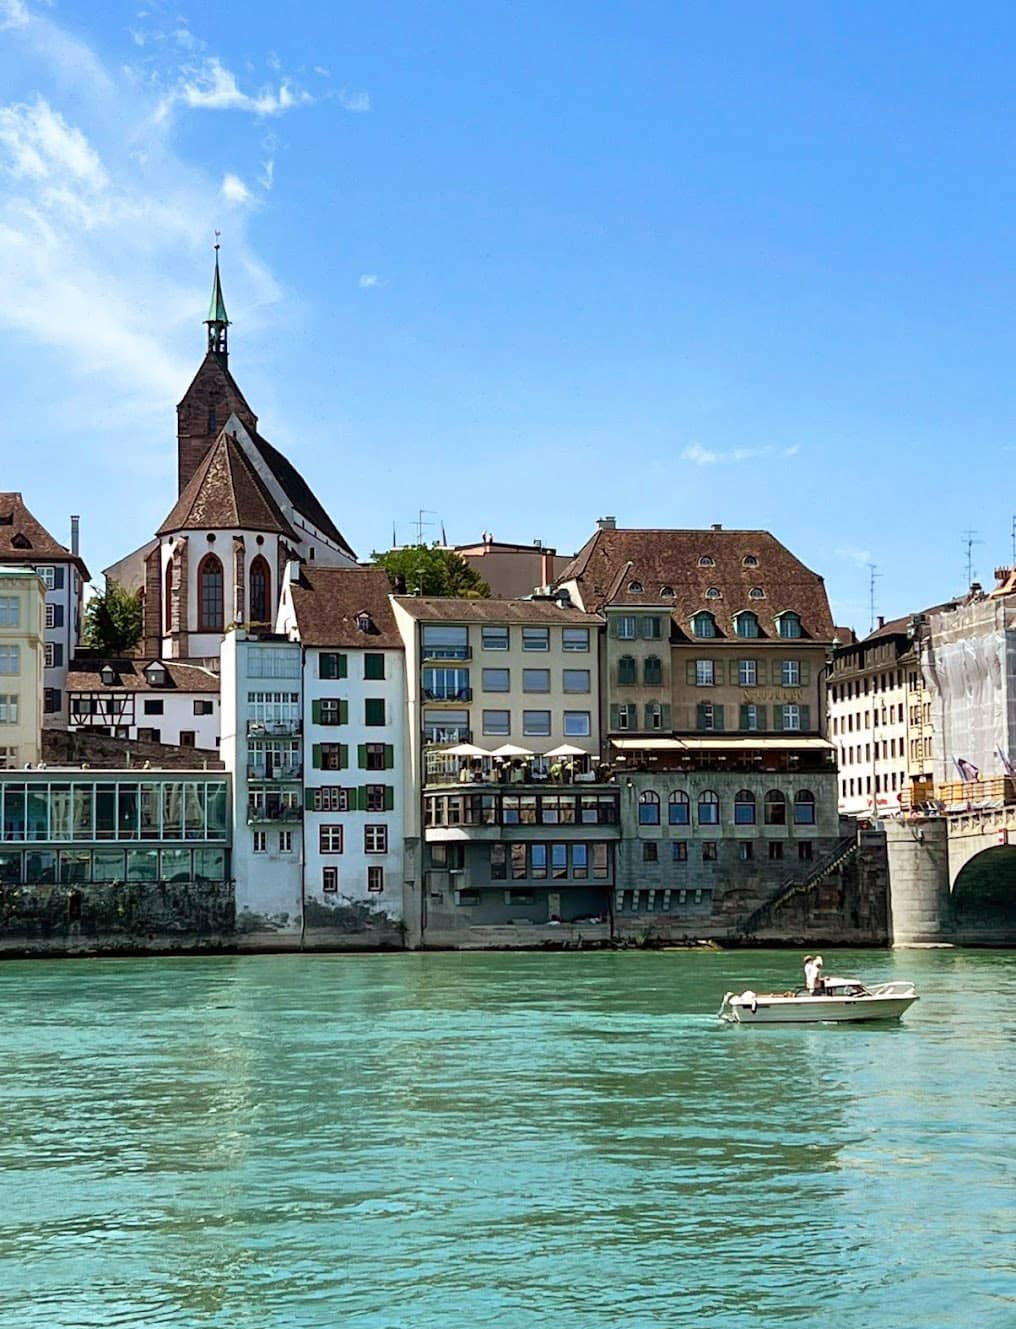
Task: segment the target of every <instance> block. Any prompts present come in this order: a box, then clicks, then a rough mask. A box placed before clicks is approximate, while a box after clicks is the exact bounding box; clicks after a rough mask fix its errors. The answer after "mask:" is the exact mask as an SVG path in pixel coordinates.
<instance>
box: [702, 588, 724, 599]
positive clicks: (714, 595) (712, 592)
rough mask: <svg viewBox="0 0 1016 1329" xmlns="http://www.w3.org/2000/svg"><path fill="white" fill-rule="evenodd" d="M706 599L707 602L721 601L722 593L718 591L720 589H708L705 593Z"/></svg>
mask: <svg viewBox="0 0 1016 1329" xmlns="http://www.w3.org/2000/svg"><path fill="white" fill-rule="evenodd" d="M706 599H707V600H722V599H723V592H722V591H721V590H720V588H719V587H718V586H710V587H709V589H708V591H706Z"/></svg>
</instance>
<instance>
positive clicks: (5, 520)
mask: <svg viewBox="0 0 1016 1329" xmlns="http://www.w3.org/2000/svg"><path fill="white" fill-rule="evenodd" d="M13 525H14V513H13V512H2V513H0V526H13Z"/></svg>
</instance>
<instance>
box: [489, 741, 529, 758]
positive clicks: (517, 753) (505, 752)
mask: <svg viewBox="0 0 1016 1329" xmlns="http://www.w3.org/2000/svg"><path fill="white" fill-rule="evenodd" d="M490 755H491V756H492V757H535V756H536V753H535V752H530V750H529V748H520V747H517V746H516V745H515V744H514V743H502V744H501V746H500V747H499V748H495V749H494V751H493V752H492V753H491V754H490Z"/></svg>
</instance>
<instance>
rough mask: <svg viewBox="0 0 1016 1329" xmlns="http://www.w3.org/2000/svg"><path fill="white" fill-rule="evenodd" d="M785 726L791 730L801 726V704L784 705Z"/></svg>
mask: <svg viewBox="0 0 1016 1329" xmlns="http://www.w3.org/2000/svg"><path fill="white" fill-rule="evenodd" d="M783 728H784V729H790V730H799V729H800V728H801V708H800V706H794V705H789V706H784V707H783Z"/></svg>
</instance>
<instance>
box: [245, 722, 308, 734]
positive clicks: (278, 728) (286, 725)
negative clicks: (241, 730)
mask: <svg viewBox="0 0 1016 1329" xmlns="http://www.w3.org/2000/svg"><path fill="white" fill-rule="evenodd" d="M302 732H303V721H302V720H300V719H293V720H248V721H247V736H248V738H296V737H297V736H298V735H299V734H301V733H302Z"/></svg>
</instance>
